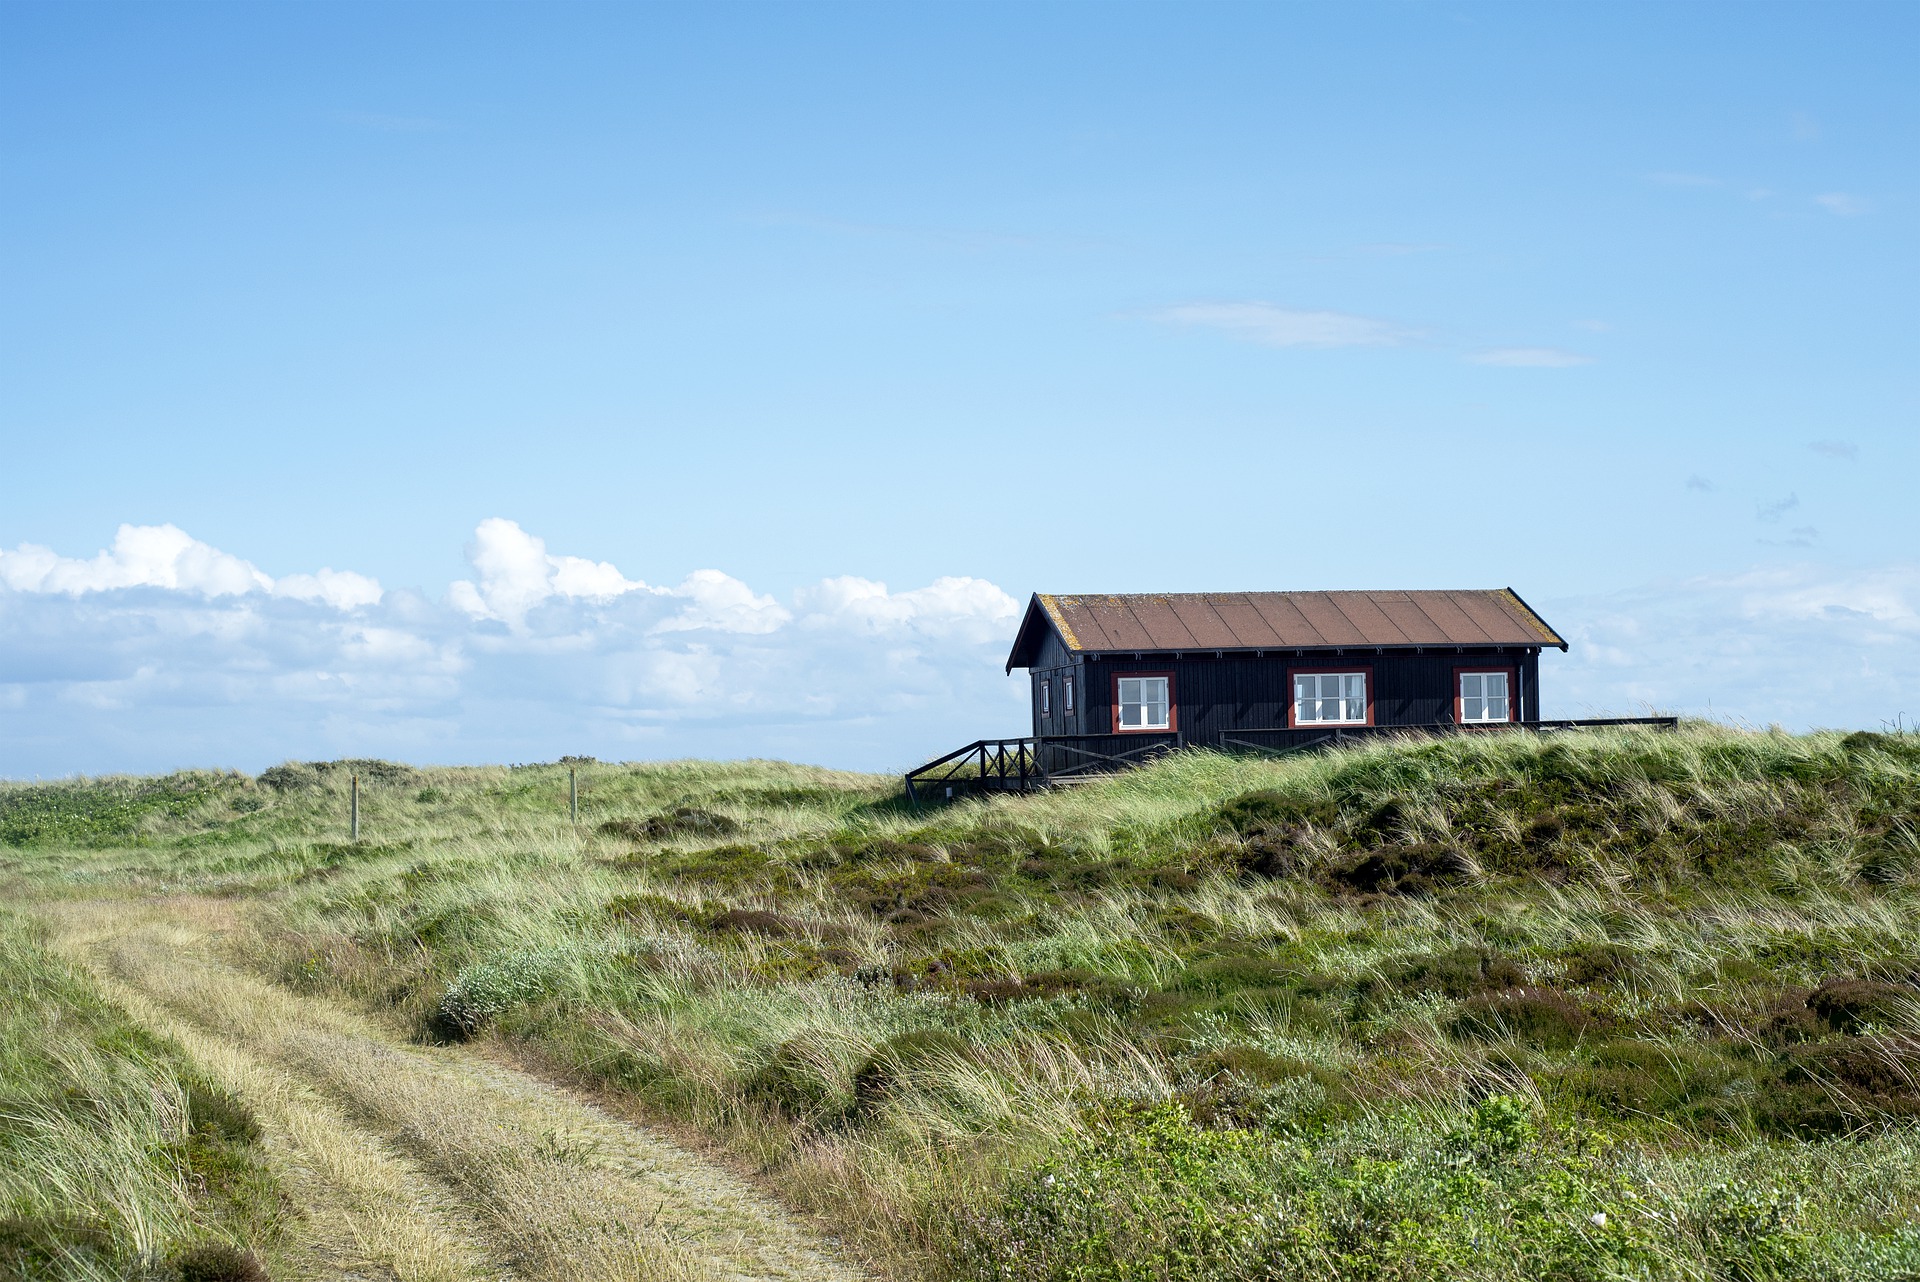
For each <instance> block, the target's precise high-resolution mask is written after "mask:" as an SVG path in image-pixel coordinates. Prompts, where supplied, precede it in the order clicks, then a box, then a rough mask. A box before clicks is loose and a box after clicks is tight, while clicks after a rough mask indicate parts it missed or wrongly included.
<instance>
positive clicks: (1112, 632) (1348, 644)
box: [1007, 588, 1567, 753]
mask: <svg viewBox="0 0 1920 1282" xmlns="http://www.w3.org/2000/svg"><path fill="white" fill-rule="evenodd" d="M1547 646H1553V647H1555V648H1558V649H1561V650H1565V649H1566V648H1567V643H1566V642H1565V641H1564V640H1562V639H1561V637H1560V634H1559V633H1557V632H1555V631H1554V630H1553V629H1552V628H1550V627H1548V626H1547V623H1546V621H1545V620H1543V619H1542V618H1541V617H1540V616H1539V615H1538V614H1535V613H1534V612H1533V610H1532V608H1531V607H1529V606H1528V605H1527V603H1526V602H1525V601H1522V600H1521V599H1520V598H1519V596H1518V595H1516V594H1515V593H1514V592H1513V590H1512V589H1510V588H1499V589H1491V590H1484V591H1451V592H1433V591H1425V592H1181V593H1136V594H1130V595H1124V596H1053V595H1048V594H1045V593H1040V594H1036V595H1035V596H1034V598H1033V599H1032V601H1031V602H1029V603H1028V605H1027V612H1026V616H1025V618H1024V619H1022V621H1021V624H1020V631H1019V633H1018V634H1017V635H1016V636H1015V637H1014V641H1013V650H1012V652H1011V653H1009V654H1008V656H1007V671H1008V672H1011V671H1013V670H1014V669H1015V668H1025V669H1027V672H1028V675H1029V677H1030V678H1031V681H1032V688H1033V734H1034V735H1035V736H1036V737H1053V736H1068V737H1071V738H1073V739H1074V740H1076V741H1082V740H1085V741H1086V742H1079V746H1080V747H1083V748H1086V749H1090V750H1092V751H1096V752H1105V753H1112V752H1122V751H1126V750H1128V748H1129V746H1130V745H1132V744H1134V743H1137V741H1138V740H1137V737H1138V736H1142V735H1151V736H1157V737H1160V738H1165V739H1170V740H1172V741H1173V742H1174V743H1175V744H1177V745H1180V746H1186V745H1199V746H1208V747H1220V746H1223V745H1227V744H1228V742H1229V741H1231V740H1234V739H1236V738H1243V737H1249V736H1250V737H1252V739H1253V740H1254V742H1255V743H1256V744H1257V745H1258V746H1261V747H1276V748H1278V747H1289V746H1293V745H1295V744H1297V743H1298V742H1300V741H1302V740H1303V739H1307V738H1313V737H1316V736H1324V735H1326V734H1327V733H1329V732H1331V731H1334V730H1346V729H1350V728H1356V727H1368V726H1436V725H1449V724H1452V725H1461V724H1465V725H1486V724H1497V723H1510V722H1522V721H1537V720H1538V719H1539V716H1540V702H1539V688H1540V651H1541V649H1542V648H1544V647H1547Z"/></svg>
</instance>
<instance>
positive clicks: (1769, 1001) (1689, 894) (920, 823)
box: [0, 725, 1920, 1279]
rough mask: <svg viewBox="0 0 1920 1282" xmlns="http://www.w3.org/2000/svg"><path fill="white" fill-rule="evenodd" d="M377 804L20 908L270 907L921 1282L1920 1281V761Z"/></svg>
mask: <svg viewBox="0 0 1920 1282" xmlns="http://www.w3.org/2000/svg"><path fill="white" fill-rule="evenodd" d="M346 773H347V772H346V771H343V770H342V769H340V768H330V769H323V768H319V767H300V768H290V769H286V770H283V771H281V772H279V773H278V774H273V773H271V772H270V775H269V776H265V777H263V779H262V780H244V779H239V778H223V779H220V780H218V781H216V785H215V786H214V787H213V789H212V791H211V792H210V793H209V794H208V795H207V796H205V797H203V798H201V799H200V800H199V801H198V802H197V803H196V805H195V807H194V808H193V809H191V810H189V811H182V812H179V813H173V812H168V813H166V814H164V815H161V816H160V817H158V818H152V819H149V820H147V821H145V822H146V826H145V827H144V828H143V829H142V830H141V834H140V840H139V842H138V843H137V844H124V843H123V844H121V845H119V846H113V845H112V844H111V843H107V842H105V841H104V840H103V841H102V842H100V843H95V844H92V845H88V846H86V847H85V848H82V847H81V846H80V845H76V844H74V843H73V842H70V841H69V842H66V843H65V844H63V843H62V841H56V840H52V839H42V838H41V837H34V838H32V839H30V840H23V841H22V842H21V843H19V844H18V848H17V849H16V850H15V851H14V853H13V854H12V856H11V857H10V858H11V862H12V864H13V866H14V871H15V873H16V875H18V876H20V877H24V878H29V879H31V880H32V881H33V882H34V883H35V884H36V885H38V886H39V887H41V888H42V890H41V893H63V894H91V893H102V892H109V893H110V892H112V891H114V890H115V889H116V888H122V887H126V886H130V885H134V886H139V887H142V888H143V889H148V890H152V889H167V890H184V891H197V892H202V893H219V894H222V895H228V896H236V897H240V898H241V899H243V900H244V901H245V902H246V903H247V904H248V905H250V908H249V914H250V919H251V922H252V933H251V935H250V936H249V938H248V940H247V942H246V945H245V949H246V954H247V956H248V958H249V959H250V961H251V963H252V964H253V965H255V966H257V967H258V968H259V969H260V970H261V971H262V972H264V973H266V974H269V975H272V976H274V977H275V978H277V979H278V980H280V981H281V982H283V983H286V984H289V985H292V986H295V987H300V988H307V989H312V990H315V991H322V992H329V993H335V994H339V995H342V996H346V997H349V998H352V999H354V1000H357V1001H359V1002H362V1003H364V1004H366V1005H367V1006H369V1007H370V1008H374V1009H379V1010H384V1011H387V1012H389V1013H390V1015H391V1017H393V1018H396V1019H399V1020H401V1021H403V1022H404V1023H406V1024H407V1025H408V1026H409V1027H412V1028H415V1029H417V1030H418V1031H419V1034H420V1035H421V1036H422V1037H426V1038H432V1037H441V1038H466V1037H479V1038H493V1039H500V1040H502V1041H503V1042H505V1043H508V1044H511V1045H513V1046H515V1047H516V1048H518V1050H520V1051H521V1052H523V1053H526V1054H530V1055H536V1056H540V1057H544V1058H545V1059H546V1060H547V1061H548V1062H550V1063H551V1064H552V1065H554V1066H555V1067H556V1068H559V1069H563V1070H565V1071H567V1072H570V1073H575V1074H580V1075H583V1076H585V1077H587V1078H589V1079H591V1080H592V1081H594V1082H595V1083H597V1084H599V1085H601V1086H602V1087H604V1088H606V1089H609V1090H611V1091H613V1092H615V1093H617V1094H619V1095H621V1096H623V1097H625V1098H627V1099H630V1100H631V1101H633V1102H634V1103H635V1104H636V1105H637V1106H639V1107H643V1108H645V1109H647V1110H649V1111H650V1112H651V1113H652V1114H653V1115H654V1116H657V1117H661V1118H664V1119H667V1120H669V1121H670V1122H673V1123H675V1124H678V1125H681V1126H684V1127H686V1128H687V1129H688V1130H689V1132H697V1133H698V1134H699V1135H701V1136H703V1137H705V1138H706V1139H708V1140H711V1141H713V1142H717V1143H720V1144H723V1145H726V1146H729V1147H730V1148H732V1149H733V1150H734V1151H735V1152H736V1153H738V1154H740V1155H741V1156H742V1157H743V1158H744V1159H745V1160H747V1161H749V1162H751V1163H752V1164H754V1165H755V1166H757V1167H758V1168H759V1169H760V1170H761V1171H762V1172H763V1173H764V1175H765V1178H767V1179H768V1180H769V1181H771V1182H772V1183H774V1184H775V1185H776V1186H777V1187H779V1188H780V1189H782V1190H783V1191H784V1192H785V1193H786V1194H787V1195H788V1197H789V1198H790V1200H792V1201H793V1202H795V1203H797V1204H799V1205H801V1206H803V1207H806V1208H808V1209H811V1210H814V1211H817V1212H819V1213H821V1214H823V1215H826V1216H828V1217H830V1218H832V1219H834V1220H835V1221H837V1222H838V1223H839V1224H841V1225H842V1226H844V1228H845V1229H846V1232H847V1233H848V1235H849V1236H850V1237H852V1238H853V1239H854V1240H855V1241H856V1242H857V1243H858V1244H859V1245H860V1246H861V1247H862V1249H864V1250H865V1251H866V1252H867V1253H868V1254H869V1255H870V1257H871V1258H873V1259H874V1260H875V1261H876V1262H877V1264H878V1265H879V1266H880V1267H881V1268H882V1269H883V1270H885V1271H890V1272H893V1273H897V1274H900V1275H903V1276H904V1275H914V1276H925V1275H935V1274H963V1275H977V1276H994V1277H1006V1278H1021V1279H1029V1278H1030V1279H1042V1278H1047V1279H1052V1278H1061V1279H1065V1278H1100V1277H1113V1278H1123V1277H1126V1278H1131V1277H1156V1278H1176V1277H1196V1278H1197V1277H1213V1276H1224V1275H1242V1276H1263V1275H1271V1276H1276V1277H1279V1276H1286V1277H1293V1276H1304V1277H1315V1276H1320V1277H1328V1278H1335V1277H1402V1276H1407V1277H1413V1276H1442V1275H1444V1276H1459V1277H1484V1278H1489V1279H1493V1278H1499V1279H1507V1278H1516V1277H1519V1276H1520V1275H1521V1274H1522V1273H1532V1274H1540V1273H1545V1274H1546V1275H1548V1276H1566V1277H1587V1276H1591V1277H1611V1276H1623V1277H1624V1276H1635V1277H1673V1278H1706V1277H1743V1278H1744V1277H1756V1278H1757V1277H1817V1276H1836V1277H1838V1276H1876V1275H1877V1276H1889V1277H1891V1276H1902V1275H1903V1274H1902V1272H1901V1271H1902V1270H1913V1269H1920V1263H1917V1262H1916V1257H1915V1254H1914V1251H1915V1247H1914V1223H1915V1218H1914V1217H1915V1214H1916V1207H1920V1167H1916V1166H1915V1163H1914V1160H1913V1159H1914V1158H1915V1157H1916V1156H1920V1153H1916V1150H1915V1147H1914V1145H1915V1138H1914V1137H1915V1131H1914V1129H1913V1127H1914V1122H1913V1120H1912V1119H1914V1118H1916V1117H1920V1090H1917V1089H1916V1088H1915V1085H1914V1079H1915V1076H1916V1070H1920V1021H1916V1018H1915V1012H1916V1003H1917V1002H1920V986H1917V985H1916V980H1917V979H1920V927H1916V925H1915V921H1916V912H1915V910H1916V908H1920V894H1917V893H1916V891H1917V890H1920V884H1916V876H1917V875H1920V836H1917V835H1916V834H1920V743H1917V742H1916V741H1915V739H1914V738H1913V737H1912V736H1901V735H1893V736H1874V735H1851V736H1842V735H1839V734H1821V735H1810V736H1790V735H1785V734H1779V733H1749V732H1737V731H1731V730H1726V729H1721V728H1716V727H1711V726H1704V725H1693V726H1689V727H1686V728H1684V729H1683V730H1682V731H1681V732H1679V733H1673V734H1659V733H1654V732H1646V731H1634V730H1620V731H1609V732H1598V733H1591V734H1582V735H1579V736H1565V737H1558V738H1555V737H1537V736H1531V735H1524V734H1503V735H1498V736H1492V735H1489V736H1458V737H1452V738H1447V739H1441V740H1424V739H1415V738H1409V739H1406V740H1403V741H1375V742H1372V743H1368V744H1364V745H1356V746H1353V747H1349V748H1344V749H1341V750H1339V751H1335V752H1328V753H1324V754H1319V755H1313V756H1302V757H1295V758H1290V759H1287V760H1283V761H1259V760H1252V759H1246V758H1235V757H1227V756H1221V755H1217V754H1209V753H1200V752H1189V753H1181V754H1176V755H1174V756H1172V757H1169V758H1167V759H1165V760H1163V761H1160V762H1158V763H1156V764H1154V765H1153V766H1151V767H1148V768H1145V769H1141V770H1137V771H1134V772H1131V773H1128V774H1125V775H1120V776H1115V777H1112V778H1108V779H1103V780H1098V781H1094V782H1091V783H1088V784H1084V785H1082V786H1079V787H1076V788H1073V789H1070V790H1060V791H1056V792H1049V793H1043V794H1037V795H1032V796H1026V797H1006V798H996V799H992V800H967V801H961V802H959V803H956V804H953V805H950V806H946V807H942V808H938V809H932V810H926V811H917V810H915V809H913V808H911V807H908V806H906V805H904V804H903V802H902V800H901V799H900V797H899V795H898V790H897V787H896V785H894V784H893V783H892V782H891V781H888V780H883V779H875V778H870V777H862V776H849V775H841V774H834V773H831V772H825V771H817V770H810V769H806V768H801V767H792V766H785V765H780V764H778V763H765V762H752V763H733V764H724V765H719V764H708V763H688V762H681V763H667V764H663V765H648V766H612V765H600V764H592V765H585V766H583V767H581V780H582V784H583V807H582V818H581V822H580V823H579V824H578V825H574V824H570V823H569V822H568V821H567V811H566V770H565V768H564V767H560V766H543V767H518V768H475V769H465V770H425V771H409V770H407V769H405V768H401V767H389V768H385V769H383V770H379V771H375V770H372V769H370V768H369V767H368V765H367V763H361V773H362V782H363V794H362V797H363V809H362V822H363V832H364V833H365V834H367V836H368V840H367V841H365V842H363V843H362V844H360V845H358V846H353V845H349V844H347V843H345V841H344V840H343V837H344V817H345V805H344V802H345V796H344V789H345V777H346ZM8 796H9V794H5V793H0V811H4V809H5V807H6V806H7V805H8V804H10V803H9V801H8ZM1835 1190H1839V1191H1840V1192H1839V1193H1837V1194H1836V1193H1835ZM1595 1217H1599V1218H1597V1219H1596V1218H1595Z"/></svg>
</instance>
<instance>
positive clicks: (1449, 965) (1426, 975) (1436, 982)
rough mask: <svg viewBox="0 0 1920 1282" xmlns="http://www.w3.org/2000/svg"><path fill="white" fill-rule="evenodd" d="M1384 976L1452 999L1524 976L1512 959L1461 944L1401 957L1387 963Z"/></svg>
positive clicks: (1493, 988) (1522, 979)
mask: <svg viewBox="0 0 1920 1282" xmlns="http://www.w3.org/2000/svg"><path fill="white" fill-rule="evenodd" d="M1384 978H1385V980H1386V982H1387V983H1388V984H1391V985H1392V986H1393V987H1395V988H1399V989H1402V990H1405V991H1407V992H1410V993H1439V994H1441V995H1442V996H1445V997H1452V998H1455V999H1458V998H1462V997H1472V996H1474V995H1475V994H1477V993H1487V992H1495V991H1498V990H1500V989H1503V988H1517V987H1519V986H1520V985H1521V984H1524V983H1525V982H1526V979H1527V977H1526V973H1525V972H1524V971H1522V970H1521V969H1520V965H1519V963H1518V962H1515V961H1514V960H1513V959H1511V958H1509V957H1502V956H1501V955H1500V954H1498V953H1495V952H1490V951H1488V950H1487V949H1484V948H1472V947H1465V946H1463V947H1460V948H1455V949H1452V950H1450V951H1448V952H1444V953H1422V954H1419V955H1417V956H1413V957H1408V958H1405V959H1404V960H1402V961H1399V962H1396V963H1395V964H1393V965H1392V966H1389V967H1388V968H1387V969H1386V971H1385V972H1384Z"/></svg>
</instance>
